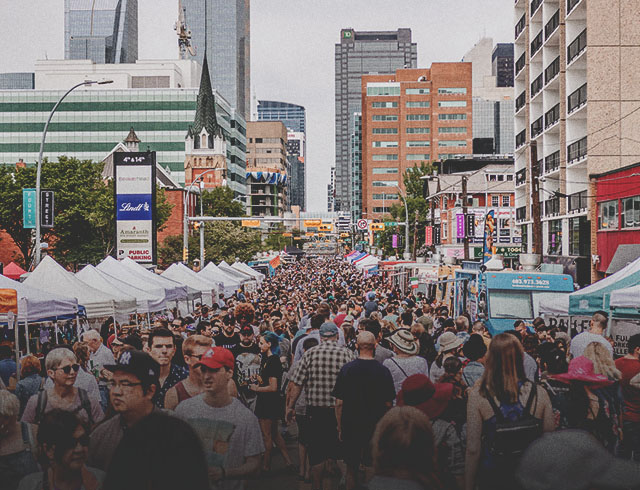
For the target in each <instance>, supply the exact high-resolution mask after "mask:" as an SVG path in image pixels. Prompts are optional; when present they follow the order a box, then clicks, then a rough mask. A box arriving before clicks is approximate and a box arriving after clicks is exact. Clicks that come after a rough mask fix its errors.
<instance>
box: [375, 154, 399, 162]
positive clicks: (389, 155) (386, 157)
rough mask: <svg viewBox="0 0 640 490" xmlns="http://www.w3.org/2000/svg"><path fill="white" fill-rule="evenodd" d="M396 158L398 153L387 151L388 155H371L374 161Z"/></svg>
mask: <svg viewBox="0 0 640 490" xmlns="http://www.w3.org/2000/svg"><path fill="white" fill-rule="evenodd" d="M397 159H398V154H397V153H395V154H391V153H389V154H388V155H372V156H371V160H374V161H378V162H379V161H385V160H397Z"/></svg>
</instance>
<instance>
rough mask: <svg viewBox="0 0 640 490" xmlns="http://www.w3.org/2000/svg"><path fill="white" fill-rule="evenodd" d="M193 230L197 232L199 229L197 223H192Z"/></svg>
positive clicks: (198, 223)
mask: <svg viewBox="0 0 640 490" xmlns="http://www.w3.org/2000/svg"><path fill="white" fill-rule="evenodd" d="M193 229H194V230H196V231H198V230H199V229H200V222H199V221H194V222H193Z"/></svg>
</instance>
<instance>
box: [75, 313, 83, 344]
mask: <svg viewBox="0 0 640 490" xmlns="http://www.w3.org/2000/svg"><path fill="white" fill-rule="evenodd" d="M76 331H77V332H78V333H77V334H76V335H77V337H78V342H80V341H81V340H82V338H81V334H82V332H80V315H77V314H76Z"/></svg>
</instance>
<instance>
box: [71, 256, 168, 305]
mask: <svg viewBox="0 0 640 490" xmlns="http://www.w3.org/2000/svg"><path fill="white" fill-rule="evenodd" d="M76 277H78V278H79V279H80V280H82V281H84V282H86V283H87V284H91V285H95V286H96V287H97V288H98V289H102V287H101V286H103V287H104V288H105V289H104V290H105V291H107V292H108V291H109V290H110V288H114V289H115V290H116V291H120V292H121V293H122V294H125V295H127V296H130V297H133V298H135V301H136V305H137V308H136V309H137V311H138V313H150V312H152V311H161V310H163V309H165V308H166V306H167V303H166V301H165V299H164V291H158V293H157V294H153V293H151V292H148V291H144V290H142V289H139V288H137V287H135V286H132V285H131V284H129V283H126V282H124V281H121V280H119V279H118V278H116V277H114V276H110V275H109V274H107V273H106V272H103V271H101V270H98V269H96V268H95V267H94V266H92V265H87V266H86V267H85V268H84V269H82V270H81V271H79V272H76Z"/></svg>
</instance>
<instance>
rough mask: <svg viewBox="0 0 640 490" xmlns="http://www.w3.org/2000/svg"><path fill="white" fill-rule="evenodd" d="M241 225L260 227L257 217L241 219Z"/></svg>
mask: <svg viewBox="0 0 640 490" xmlns="http://www.w3.org/2000/svg"><path fill="white" fill-rule="evenodd" d="M242 226H246V227H247V228H260V220H259V219H243V220H242Z"/></svg>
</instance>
